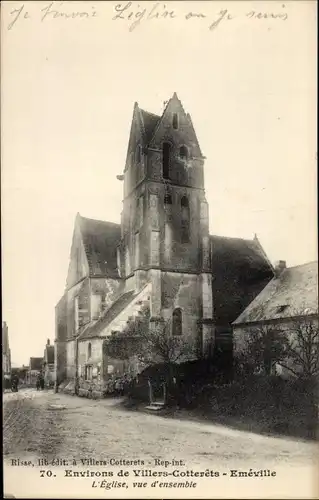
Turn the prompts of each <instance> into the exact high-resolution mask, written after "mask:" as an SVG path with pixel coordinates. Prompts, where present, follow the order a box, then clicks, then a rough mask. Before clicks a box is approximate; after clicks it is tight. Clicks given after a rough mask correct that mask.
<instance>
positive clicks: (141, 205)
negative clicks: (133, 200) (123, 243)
mask: <svg viewBox="0 0 319 500" xmlns="http://www.w3.org/2000/svg"><path fill="white" fill-rule="evenodd" d="M138 207H139V208H138V211H139V221H140V224H139V226H140V227H142V226H143V222H144V221H143V216H144V196H143V195H142V196H140V197H139V199H138Z"/></svg>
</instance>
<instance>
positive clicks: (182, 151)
mask: <svg viewBox="0 0 319 500" xmlns="http://www.w3.org/2000/svg"><path fill="white" fill-rule="evenodd" d="M179 157H180V158H181V159H182V160H187V158H188V149H187V147H186V146H181V147H180V148H179Z"/></svg>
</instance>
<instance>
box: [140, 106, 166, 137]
mask: <svg viewBox="0 0 319 500" xmlns="http://www.w3.org/2000/svg"><path fill="white" fill-rule="evenodd" d="M139 110H140V113H141V118H142V123H143V127H144V132H145V143H146V145H147V144H148V143H149V142H150V140H151V139H152V137H153V134H154V131H155V128H156V126H157V124H158V122H159V121H160V119H161V117H160V116H158V115H154V114H153V113H149V112H148V111H145V110H144V109H141V108H139Z"/></svg>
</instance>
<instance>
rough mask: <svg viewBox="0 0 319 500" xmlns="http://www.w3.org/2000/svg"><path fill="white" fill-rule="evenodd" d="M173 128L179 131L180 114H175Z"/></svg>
mask: <svg viewBox="0 0 319 500" xmlns="http://www.w3.org/2000/svg"><path fill="white" fill-rule="evenodd" d="M173 128H174V129H175V130H177V129H178V114H177V113H174V114H173Z"/></svg>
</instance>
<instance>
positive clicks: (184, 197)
mask: <svg viewBox="0 0 319 500" xmlns="http://www.w3.org/2000/svg"><path fill="white" fill-rule="evenodd" d="M181 206H182V207H188V206H189V205H188V198H187V196H183V198H182V199H181Z"/></svg>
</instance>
